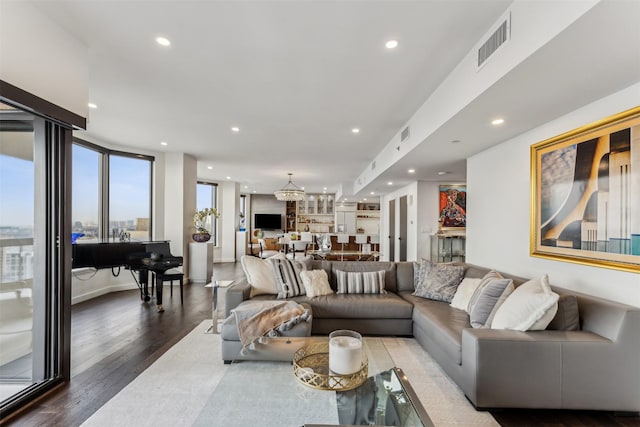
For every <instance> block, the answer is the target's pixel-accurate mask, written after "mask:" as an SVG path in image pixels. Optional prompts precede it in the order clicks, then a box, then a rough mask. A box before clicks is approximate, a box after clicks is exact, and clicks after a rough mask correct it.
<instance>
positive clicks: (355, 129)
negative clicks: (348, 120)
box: [351, 128, 360, 133]
mask: <svg viewBox="0 0 640 427" xmlns="http://www.w3.org/2000/svg"><path fill="white" fill-rule="evenodd" d="M351 132H353V133H360V129H358V128H353V129H351Z"/></svg>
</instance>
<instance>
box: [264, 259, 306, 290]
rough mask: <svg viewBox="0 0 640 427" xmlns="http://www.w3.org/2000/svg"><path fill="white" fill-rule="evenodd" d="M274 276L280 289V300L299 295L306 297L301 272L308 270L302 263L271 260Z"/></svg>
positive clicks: (269, 260)
mask: <svg viewBox="0 0 640 427" xmlns="http://www.w3.org/2000/svg"><path fill="white" fill-rule="evenodd" d="M268 262H270V263H271V267H272V268H273V274H274V276H275V279H276V286H277V287H278V298H291V297H295V296H297V295H304V294H305V290H304V285H303V284H302V279H301V278H300V272H302V271H305V270H306V268H307V267H306V265H305V264H304V263H302V262H300V261H295V260H290V259H286V258H285V259H281V258H273V257H272V258H269V259H268Z"/></svg>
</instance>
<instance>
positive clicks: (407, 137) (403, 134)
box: [400, 126, 409, 142]
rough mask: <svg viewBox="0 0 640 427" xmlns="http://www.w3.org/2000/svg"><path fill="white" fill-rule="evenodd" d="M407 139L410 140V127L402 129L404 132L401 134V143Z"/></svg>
mask: <svg viewBox="0 0 640 427" xmlns="http://www.w3.org/2000/svg"><path fill="white" fill-rule="evenodd" d="M407 139H409V126H407V127H406V128H404V129H402V132H400V142H405V141H406V140H407Z"/></svg>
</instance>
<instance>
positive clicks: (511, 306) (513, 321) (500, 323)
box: [472, 274, 558, 331]
mask: <svg viewBox="0 0 640 427" xmlns="http://www.w3.org/2000/svg"><path fill="white" fill-rule="evenodd" d="M556 311H558V294H556V293H555V292H553V291H552V290H551V286H550V285H549V278H548V277H547V275H546V274H545V275H544V276H542V277H540V278H537V279H533V280H529V281H528V282H526V283H524V284H522V285H520V286H518V288H517V289H516V290H515V291H513V293H512V294H511V295H509V297H508V298H507V299H506V300H505V301H504V303H503V304H502V305H501V306H500V307H499V308H498V310H497V311H496V314H495V317H494V318H493V322H492V323H491V327H492V328H493V329H513V330H516V331H528V330H533V331H539V330H543V329H545V328H546V327H547V325H548V324H549V322H551V320H552V319H553V317H554V316H555V314H556ZM472 324H473V322H472Z"/></svg>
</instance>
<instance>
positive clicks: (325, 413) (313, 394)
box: [216, 336, 433, 427]
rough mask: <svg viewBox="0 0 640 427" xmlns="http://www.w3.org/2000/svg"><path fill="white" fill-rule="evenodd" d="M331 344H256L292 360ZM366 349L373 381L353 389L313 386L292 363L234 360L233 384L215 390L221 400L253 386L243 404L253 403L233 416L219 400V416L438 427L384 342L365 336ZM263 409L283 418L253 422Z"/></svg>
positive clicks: (302, 340)
mask: <svg viewBox="0 0 640 427" xmlns="http://www.w3.org/2000/svg"><path fill="white" fill-rule="evenodd" d="M326 341H328V337H315V336H314V337H296V338H284V337H283V338H269V339H266V340H263V341H262V342H260V343H256V349H255V351H260V352H262V353H265V352H271V354H272V355H277V359H279V360H288V361H291V360H292V358H293V355H294V353H295V352H296V351H297V350H298V349H300V348H302V347H304V346H306V345H308V344H314V343H319V342H326ZM363 350H364V351H365V354H366V356H367V360H368V377H367V379H366V380H365V381H364V382H363V384H362V385H360V386H358V387H356V388H354V389H352V390H348V391H328V390H318V389H314V388H311V387H308V386H307V385H305V384H303V383H301V382H300V381H299V380H298V379H297V378H296V377H295V376H294V369H293V366H292V364H291V363H290V362H289V363H287V362H284V363H283V362H281V361H280V362H278V361H263V362H256V361H238V362H233V363H232V364H231V365H230V370H229V371H228V372H227V373H226V374H225V376H230V377H229V378H225V380H228V381H223V386H222V388H221V390H216V392H219V393H217V394H218V398H221V399H225V398H226V396H230V395H233V394H234V393H236V390H234V389H235V387H236V386H235V385H237V384H241V383H243V382H249V383H250V384H251V386H249V387H243V388H242V391H241V392H240V393H239V395H241V396H242V401H245V402H250V403H249V406H247V407H246V408H242V407H238V408H234V409H233V410H235V411H236V412H233V410H231V409H229V407H230V405H231V403H229V404H225V403H224V402H217V403H216V411H218V416H223V417H225V415H224V413H225V411H228V415H226V417H228V418H229V419H235V420H236V421H239V422H241V423H243V424H244V425H254V424H251V423H252V422H255V421H259V422H258V424H255V425H274V426H275V425H292V426H293V425H296V426H302V425H304V426H305V427H312V426H329V425H334V426H335V425H341V426H346V425H379V426H424V427H429V426H433V423H432V422H431V419H430V418H429V416H428V414H427V412H426V410H425V409H424V407H423V406H422V404H421V403H420V401H419V399H418V397H417V395H416V394H415V392H414V390H413V388H412V387H411V384H410V383H409V379H408V378H407V376H406V375H405V373H404V371H403V370H402V369H400V368H398V367H396V366H394V363H393V360H392V359H391V355H390V354H389V353H388V352H387V349H386V347H385V346H384V343H383V340H382V339H381V338H377V337H364V339H363ZM224 384H228V385H224ZM225 387H226V389H225ZM275 396H277V397H275ZM239 404H240V403H239V402H238V399H234V400H233V406H237V405H239ZM258 408H268V409H264V410H263V409H260V410H259V411H261V412H262V411H265V412H264V413H263V415H266V413H273V414H278V415H277V416H278V418H279V419H275V420H270V419H267V418H256V419H252V418H251V416H252V415H251V412H252V411H253V412H255V411H256V409H258ZM291 408H295V409H294V410H292V409H291ZM219 411H222V412H223V413H222V414H221V413H220V412H219ZM238 417H240V418H241V419H237V418H238ZM272 421H274V422H273V424H271V422H272ZM279 423H280V424H279Z"/></svg>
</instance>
